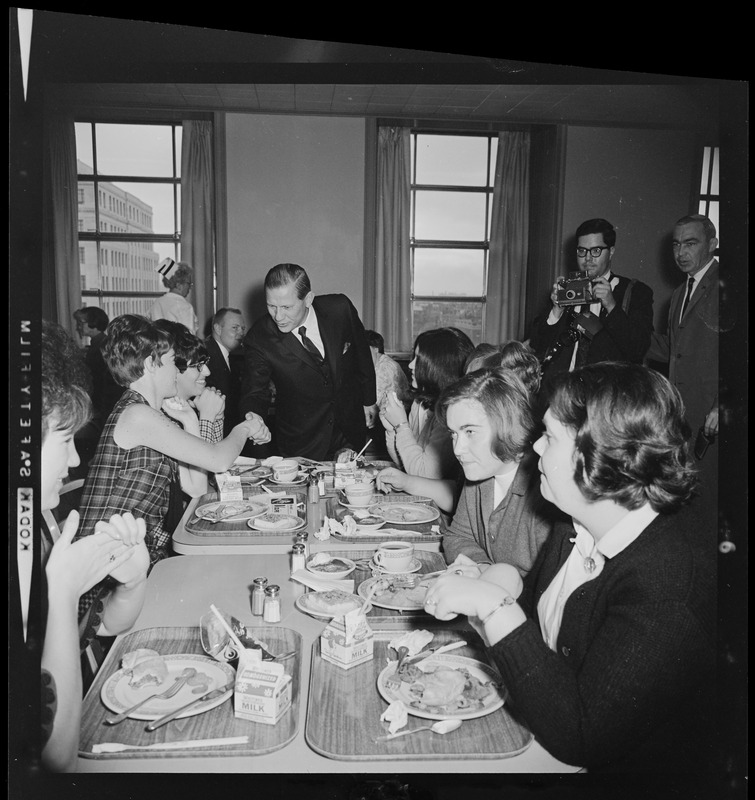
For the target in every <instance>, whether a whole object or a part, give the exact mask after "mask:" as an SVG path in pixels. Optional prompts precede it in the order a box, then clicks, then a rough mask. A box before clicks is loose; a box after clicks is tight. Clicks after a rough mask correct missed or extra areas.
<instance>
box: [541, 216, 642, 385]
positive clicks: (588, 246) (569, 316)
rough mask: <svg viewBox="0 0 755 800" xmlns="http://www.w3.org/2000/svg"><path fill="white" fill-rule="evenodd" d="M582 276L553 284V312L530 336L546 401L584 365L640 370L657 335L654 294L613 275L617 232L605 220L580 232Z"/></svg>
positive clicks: (590, 223)
mask: <svg viewBox="0 0 755 800" xmlns="http://www.w3.org/2000/svg"><path fill="white" fill-rule="evenodd" d="M576 240H577V247H576V256H577V266H578V271H577V272H574V273H570V275H569V276H568V277H566V278H564V277H561V276H559V277H558V278H557V279H556V282H555V283H554V284H553V289H552V291H551V294H550V302H549V305H548V308H546V309H545V311H544V312H543V314H542V315H541V316H540V317H538V318H537V319H536V320H535V322H534V324H533V327H532V331H531V333H530V344H531V346H532V348H533V350H534V351H535V353H536V354H537V356H538V358H539V359H540V363H541V365H542V370H543V379H542V384H541V387H540V394H541V397H542V398H545V399H547V397H548V396H549V395H550V389H551V386H552V383H553V379H554V378H555V377H556V375H558V374H560V373H562V372H570V371H571V370H573V369H575V367H580V366H582V365H583V364H595V363H597V362H599V361H629V362H633V363H635V364H641V363H642V360H643V358H644V357H645V353H646V352H647V351H648V348H649V347H650V336H651V334H652V332H653V290H652V289H651V288H650V287H649V286H647V285H646V284H644V283H642V282H640V281H638V280H630V279H629V278H625V277H623V276H621V275H616V274H614V273H613V272H612V271H611V260H612V259H613V255H614V251H615V249H616V248H615V245H616V230H615V229H614V227H613V225H611V223H610V222H608V221H607V220H605V219H600V218H598V219H589V220H587V221H585V222H583V223H582V224H581V225H580V226H579V227H578V228H577V232H576Z"/></svg>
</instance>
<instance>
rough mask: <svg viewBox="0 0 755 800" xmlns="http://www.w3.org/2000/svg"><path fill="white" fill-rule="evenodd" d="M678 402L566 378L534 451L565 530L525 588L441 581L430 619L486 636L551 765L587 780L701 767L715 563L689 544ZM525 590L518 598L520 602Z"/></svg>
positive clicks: (628, 369) (597, 369) (638, 384)
mask: <svg viewBox="0 0 755 800" xmlns="http://www.w3.org/2000/svg"><path fill="white" fill-rule="evenodd" d="M688 436H689V427H688V426H687V424H686V422H685V421H684V419H683V406H682V402H681V399H680V396H679V393H678V392H677V390H676V389H674V388H673V387H672V386H671V384H670V383H669V382H668V380H667V379H666V378H664V377H663V376H661V375H660V374H659V373H657V372H654V371H653V370H650V369H648V368H646V367H642V366H639V365H633V364H626V363H622V364H620V363H616V362H606V363H603V364H594V365H589V366H586V367H583V368H581V369H578V370H575V371H574V372H571V373H566V374H564V375H562V376H560V377H559V381H558V383H557V386H556V389H555V392H554V394H553V396H552V398H551V403H550V406H549V408H548V410H547V411H546V413H545V433H544V434H543V436H542V437H541V438H540V439H539V440H538V441H537V442H536V443H535V451H536V452H537V453H538V455H539V457H540V459H539V463H538V468H539V470H540V473H541V479H540V487H541V491H542V494H543V497H545V498H546V499H547V500H549V501H551V502H552V503H554V504H555V505H556V506H558V507H559V508H560V509H561V510H562V511H563V512H564V513H566V514H567V515H569V516H570V517H571V518H572V521H571V522H570V523H559V524H558V525H557V526H556V528H555V529H554V531H553V532H552V533H551V535H550V536H549V537H548V539H547V541H546V543H545V545H544V546H543V548H542V550H541V551H540V554H539V556H538V559H537V561H536V562H535V565H534V567H533V569H532V571H531V573H530V574H529V575H527V576H526V578H525V579H524V585H523V589H522V583H521V580H520V579H519V576H518V573H516V572H515V571H514V570H513V568H511V567H510V566H508V565H494V566H493V567H491V568H490V569H489V570H486V571H485V573H483V574H482V576H481V577H480V578H478V579H475V578H470V577H467V576H459V575H453V574H452V573H450V572H449V574H447V575H444V576H442V577H441V578H440V579H439V580H438V581H437V582H436V583H435V584H434V585H433V586H432V587H431V588H430V590H429V591H428V593H427V596H426V600H425V608H426V610H427V611H429V612H430V613H432V614H434V615H435V616H436V617H438V618H439V619H450V618H452V617H453V616H455V615H456V614H466V615H468V616H469V618H470V621H471V622H472V624H473V625H475V626H476V627H477V629H478V630H479V631H480V632H481V634H482V635H483V637H484V639H485V641H486V643H488V645H489V648H490V655H491V658H492V660H493V661H494V663H495V664H496V666H497V667H498V669H499V670H500V672H501V675H502V677H503V684H504V685H505V687H506V689H507V690H508V693H509V697H510V700H509V704H510V705H509V707H510V709H511V711H512V713H515V714H516V715H518V716H519V717H520V718H521V719H522V720H523V722H524V723H525V724H526V725H527V726H528V727H529V728H530V730H531V731H532V732H533V733H534V735H535V737H536V738H537V739H538V740H539V741H540V743H541V744H542V745H543V746H544V747H545V748H546V749H547V750H548V751H549V752H550V753H551V754H552V755H554V756H555V757H556V758H559V759H560V760H562V761H565V762H567V763H570V764H574V765H580V766H583V767H587V768H588V769H589V770H590V771H600V770H611V771H639V770H659V771H664V772H665V771H669V770H682V769H685V770H686V769H697V770H699V769H703V768H704V767H705V765H706V763H707V759H709V758H710V755H711V752H710V748H711V746H712V745H711V743H712V741H713V734H712V726H711V725H710V724H709V719H708V712H709V711H710V708H709V706H710V689H711V688H712V673H713V669H714V664H715V610H716V609H715V602H716V594H715V566H716V565H715V560H714V559H715V556H710V555H708V554H707V553H705V552H704V551H703V550H702V548H701V546H700V544H699V537H698V535H697V534H696V533H695V526H696V524H698V518H699V515H698V514H696V513H695V512H694V509H693V508H691V507H688V508H686V509H683V506H685V505H686V504H687V502H688V501H689V500H690V499H691V497H692V494H693V488H694V478H693V472H692V470H691V468H690V465H689V463H688V455H687V448H686V442H687V438H688ZM520 591H521V593H520Z"/></svg>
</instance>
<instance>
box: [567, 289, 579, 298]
mask: <svg viewBox="0 0 755 800" xmlns="http://www.w3.org/2000/svg"><path fill="white" fill-rule="evenodd" d="M576 296H577V293H576V292H575V291H574V289H567V290H566V299H567V300H573V299H574V298H575V297H576Z"/></svg>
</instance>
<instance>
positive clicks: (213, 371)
mask: <svg viewBox="0 0 755 800" xmlns="http://www.w3.org/2000/svg"><path fill="white" fill-rule="evenodd" d="M204 344H205V347H206V348H207V352H208V353H209V355H210V363H209V367H210V375H209V376H208V378H207V385H208V386H214V387H215V388H216V389H217V390H218V391H220V392H222V393H223V394H224V395H225V412H224V417H223V436H224V437H225V436H228V434H229V433H230V432H231V430H232V429H233V428H234V427H235V426H236V425H238V423H239V421H240V420H241V416H240V414H239V399H240V398H241V372H242V364H243V361H242V360H241V359H240V358H239V357H238V356H236V355H235V353H231V355H230V357H229V359H228V360H229V361H230V363H231V366H230V368H229V367H228V364H226V361H225V358H223V353H222V352H221V350H220V347H219V346H218V343H217V342H216V341H215V339H214V337H212V336H208V337H207V338H206V339H205V342H204Z"/></svg>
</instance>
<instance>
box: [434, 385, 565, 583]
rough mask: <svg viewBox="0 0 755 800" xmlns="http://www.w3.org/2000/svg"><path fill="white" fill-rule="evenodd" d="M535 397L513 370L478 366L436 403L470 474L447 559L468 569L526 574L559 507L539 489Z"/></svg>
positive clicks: (446, 544) (449, 533) (449, 532)
mask: <svg viewBox="0 0 755 800" xmlns="http://www.w3.org/2000/svg"><path fill="white" fill-rule="evenodd" d="M532 400H533V398H532V394H531V392H529V391H528V390H527V387H526V386H525V385H524V383H523V382H522V381H521V380H520V378H519V377H518V375H517V374H516V373H515V372H513V371H512V370H506V369H481V370H477V371H475V372H472V373H469V374H467V375H465V376H464V377H463V378H462V379H461V380H459V381H457V382H456V383H454V384H453V385H451V386H449V387H448V388H447V389H446V390H445V391H444V392H443V394H442V395H441V396H440V399H439V400H438V403H437V405H436V414H437V416H438V419H439V421H440V422H442V423H443V424H444V425H445V426H446V427H447V428H448V430H449V431H450V432H451V440H452V442H453V449H454V454H455V456H456V458H457V459H458V460H459V463H460V464H461V466H462V469H463V470H464V477H465V479H466V480H465V482H464V488H463V489H462V492H461V496H460V498H459V502H458V506H457V508H456V511H455V513H454V517H453V521H452V522H451V524H450V525H449V526H448V527H446V528H445V529H444V531H443V553H444V555H445V558H446V560H447V561H448V563H449V564H451V563H452V564H454V565H464V566H467V567H472V569H470V570H465V574H468V575H470V576H479V575H480V574H484V573H485V571H486V570H487V568H488V567H489V566H490V565H491V564H495V563H506V564H511V565H512V566H514V567H515V568H516V569H517V571H518V572H519V574H520V575H522V576H524V575H526V574H527V573H528V572H529V571H530V569H531V568H532V565H533V563H534V562H535V558H536V557H537V554H538V552H539V550H540V548H541V547H542V545H543V543H544V542H545V540H546V538H547V537H548V535H549V533H550V531H551V528H552V526H553V521H554V517H555V516H556V515H557V512H556V510H555V509H554V508H553V507H552V506H551V505H550V503H547V502H545V501H544V500H543V498H542V496H541V494H540V488H539V477H540V476H539V473H538V471H537V456H536V455H535V453H534V451H533V450H532V442H533V440H534V439H535V438H536V436H537V434H538V433H539V421H538V419H537V417H536V415H535V413H534V412H533V408H532Z"/></svg>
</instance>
